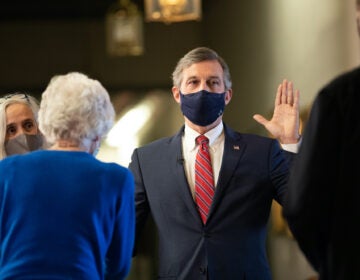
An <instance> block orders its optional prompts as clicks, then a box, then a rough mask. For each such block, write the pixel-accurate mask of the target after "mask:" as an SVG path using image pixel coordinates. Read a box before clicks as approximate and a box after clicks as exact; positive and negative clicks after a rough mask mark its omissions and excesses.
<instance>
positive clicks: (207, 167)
mask: <svg viewBox="0 0 360 280" xmlns="http://www.w3.org/2000/svg"><path fill="white" fill-rule="evenodd" d="M196 143H198V144H199V150H198V153H197V155H196V160H195V202H196V204H197V207H198V210H199V213H200V216H201V220H202V221H203V223H204V224H205V223H206V220H207V216H208V213H209V211H210V207H211V203H212V200H213V196H214V193H215V188H214V176H213V170H212V166H211V159H210V153H209V145H208V143H209V139H207V138H206V136H204V135H200V136H198V137H197V138H196Z"/></svg>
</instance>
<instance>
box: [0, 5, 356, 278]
mask: <svg viewBox="0 0 360 280" xmlns="http://www.w3.org/2000/svg"><path fill="white" fill-rule="evenodd" d="M156 2H157V0H156V1H155V0H154V1H149V0H118V1H114V0H71V1H70V0H63V1H55V2H54V1H45V0H41V1H40V0H39V1H24V0H18V1H16V0H14V1H5V2H4V3H2V4H1V7H0V40H1V41H0V42H1V43H0V95H4V94H8V93H12V92H15V91H25V92H27V93H29V94H32V95H34V96H36V97H38V98H39V99H40V98H41V93H42V91H43V90H44V89H45V87H46V86H47V84H48V82H49V80H50V78H51V77H52V76H53V75H56V74H65V73H67V72H70V71H80V72H83V73H85V74H87V75H89V76H90V77H92V78H95V79H98V80H99V81H100V82H101V83H102V84H103V85H104V86H105V88H106V89H107V90H108V91H109V93H110V94H111V98H112V101H113V103H114V106H115V108H116V111H117V114H118V116H117V123H116V125H115V126H114V128H113V129H112V131H111V132H110V133H109V137H108V138H107V139H106V141H104V143H103V145H102V149H101V151H100V153H99V158H100V159H102V160H105V161H115V162H118V163H120V164H122V165H125V166H127V164H128V163H129V160H130V155H131V153H132V151H133V149H134V148H135V147H137V146H139V145H142V144H145V143H148V142H149V141H152V140H154V139H156V138H159V137H163V136H169V135H171V134H173V133H174V132H176V131H177V130H178V129H179V127H180V125H181V124H182V116H181V114H180V110H179V108H178V105H177V104H176V103H175V101H173V99H172V94H171V86H172V81H171V73H172V71H173V69H174V67H175V64H176V63H177V61H178V59H179V58H180V57H182V56H183V55H184V54H185V53H186V52H188V51H189V50H190V49H192V48H195V47H198V46H208V47H211V48H213V49H215V50H216V51H217V52H218V53H219V54H220V55H221V56H222V57H223V58H224V59H225V60H226V61H227V63H228V65H229V67H230V70H231V74H232V80H233V91H234V95H233V99H232V101H231V103H230V104H229V105H228V106H227V108H226V111H225V116H224V120H225V121H226V123H227V124H229V125H230V126H232V127H233V128H234V129H236V130H239V131H242V132H251V133H256V134H260V135H266V131H265V130H264V129H263V127H261V126H260V125H259V124H257V123H256V122H255V121H254V120H253V119H252V116H253V115H254V114H255V113H260V114H262V115H264V116H266V117H268V118H270V117H271V113H272V110H273V102H274V97H275V92H276V88H277V86H278V84H279V83H280V82H281V81H282V80H283V79H284V78H287V79H290V80H292V81H293V82H294V84H295V88H297V89H300V92H301V101H300V105H301V115H302V120H303V124H304V125H306V117H307V112H308V110H309V109H310V107H311V104H312V101H313V99H314V97H315V95H316V93H317V92H318V91H319V89H320V88H321V87H323V86H324V85H325V84H326V83H327V82H328V81H329V80H330V79H331V78H333V77H334V76H335V75H338V74H340V73H342V72H344V71H347V70H349V69H351V68H353V67H355V66H356V65H358V64H359V54H360V52H359V38H358V35H357V30H356V24H355V22H356V19H355V14H356V13H355V0H341V1H339V0H317V1H312V0H301V1H297V0H267V1H264V0H252V1H239V0H226V1H217V0H202V1H201V0H198V1H194V2H192V1H190V0H188V1H185V0H180V2H181V4H182V5H185V6H186V8H189V9H191V8H194V10H195V11H194V12H191V11H190V12H189V14H190V16H188V17H186V15H184V17H180V16H179V17H177V18H176V17H175V19H174V20H175V21H171V18H170V17H167V15H164V14H161V13H160V12H159V11H156V9H157V8H159V5H160V4H157V3H156ZM160 2H162V3H165V2H177V1H175V0H168V1H166V0H159V3H160ZM199 5H200V6H199ZM199 7H200V10H199ZM196 9H197V10H196ZM150 10H151V11H150ZM184 13H185V12H184ZM142 242H143V246H142V247H143V252H140V254H139V256H138V257H136V258H135V259H134V260H133V266H132V271H131V273H130V275H129V277H128V279H137V280H147V279H155V278H156V250H155V249H154V248H155V245H156V233H155V231H154V227H153V224H152V222H151V221H150V222H149V225H148V228H147V231H146V233H145V234H144V240H143V241H142ZM268 248H269V259H270V263H271V266H272V270H273V274H274V280H285V279H292V280H305V279H315V278H312V277H316V274H315V273H314V272H313V270H312V269H311V267H310V266H309V265H308V263H307V262H306V260H305V259H304V257H303V256H302V254H301V253H300V251H299V249H298V247H297V245H296V242H294V240H293V239H292V236H291V234H290V233H289V231H288V229H287V226H286V223H285V222H284V221H283V220H282V218H281V207H280V206H278V205H275V204H274V209H273V213H272V216H271V217H270V224H269V238H268Z"/></svg>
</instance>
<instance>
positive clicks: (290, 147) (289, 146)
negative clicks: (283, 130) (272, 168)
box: [280, 137, 302, 154]
mask: <svg viewBox="0 0 360 280" xmlns="http://www.w3.org/2000/svg"><path fill="white" fill-rule="evenodd" d="M301 140H302V137H300V140H299V142H297V143H295V144H281V143H280V145H281V148H282V149H283V150H285V151H287V152H291V153H295V154H297V153H298V151H299V148H300V145H301Z"/></svg>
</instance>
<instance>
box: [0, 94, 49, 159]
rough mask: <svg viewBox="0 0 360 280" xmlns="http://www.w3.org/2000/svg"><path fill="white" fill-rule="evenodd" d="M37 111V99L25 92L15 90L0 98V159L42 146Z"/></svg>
mask: <svg viewBox="0 0 360 280" xmlns="http://www.w3.org/2000/svg"><path fill="white" fill-rule="evenodd" d="M38 111H39V104H38V101H37V100H36V99H35V98H34V97H32V96H30V95H28V94H26V93H21V92H16V93H13V94H9V95H5V96H4V97H2V98H0V139H1V144H0V159H3V158H5V157H7V156H10V155H13V154H24V153H27V152H30V151H34V150H38V149H40V148H42V145H43V137H42V135H41V133H40V131H39V128H38V123H37V114H38Z"/></svg>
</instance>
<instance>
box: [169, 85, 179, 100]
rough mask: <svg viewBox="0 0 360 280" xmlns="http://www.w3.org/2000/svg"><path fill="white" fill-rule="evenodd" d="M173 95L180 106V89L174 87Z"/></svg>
mask: <svg viewBox="0 0 360 280" xmlns="http://www.w3.org/2000/svg"><path fill="white" fill-rule="evenodd" d="M171 90H172V93H173V97H174V99H175V101H176V102H177V103H179V104H180V89H179V88H178V87H175V86H173V87H172V89H171Z"/></svg>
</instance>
